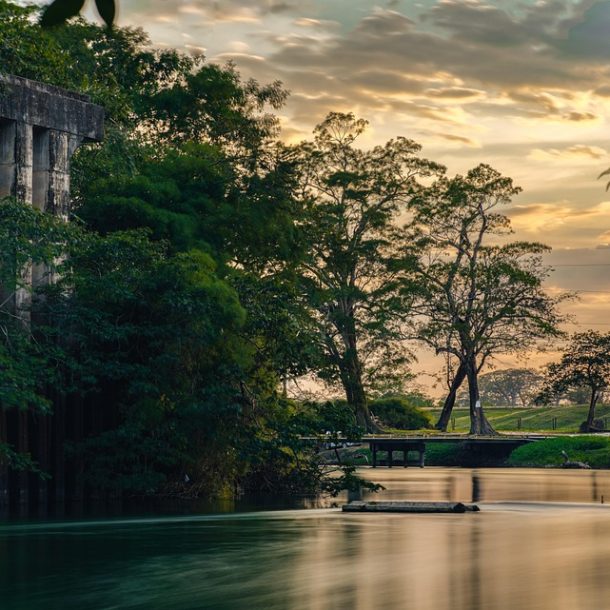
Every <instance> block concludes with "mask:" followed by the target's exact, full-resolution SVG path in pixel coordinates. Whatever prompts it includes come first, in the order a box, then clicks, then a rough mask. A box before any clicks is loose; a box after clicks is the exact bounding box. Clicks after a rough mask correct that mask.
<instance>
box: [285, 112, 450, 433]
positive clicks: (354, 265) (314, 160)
mask: <svg viewBox="0 0 610 610" xmlns="http://www.w3.org/2000/svg"><path fill="white" fill-rule="evenodd" d="M365 127H366V122H365V121H363V120H360V119H356V118H355V117H354V115H353V114H340V113H331V114H329V115H328V117H327V118H326V119H325V120H324V121H323V122H322V123H321V124H320V125H318V126H317V127H316V129H315V132H314V134H315V137H314V140H313V142H307V143H303V144H301V145H300V146H298V147H296V148H294V149H292V151H291V153H292V154H293V155H294V159H295V160H296V162H297V167H298V170H297V171H298V172H299V187H298V190H297V197H298V198H299V199H300V201H301V202H302V207H303V211H302V220H301V221H300V226H299V228H300V231H301V236H302V243H303V249H302V250H303V260H302V263H301V283H302V286H303V290H304V292H305V294H306V296H307V300H308V303H309V304H310V306H311V308H312V310H313V312H314V316H315V319H316V321H317V324H318V327H319V332H320V337H321V344H322V350H323V353H324V356H325V363H324V365H323V367H322V368H321V370H320V371H319V376H320V377H321V378H322V379H324V380H327V381H331V382H336V381H339V382H340V383H341V385H342V387H343V390H344V391H345V395H346V398H347V401H348V403H349V404H350V406H351V407H352V408H353V409H354V411H355V413H356V417H357V421H358V424H359V425H361V426H362V427H363V428H365V429H367V430H372V429H374V428H375V426H374V424H373V422H372V420H371V417H370V413H369V410H368V406H367V396H366V388H367V386H368V385H370V384H371V382H372V381H373V380H374V379H377V380H379V379H381V378H383V377H384V376H387V375H396V374H400V369H401V366H402V365H403V364H404V362H405V351H404V348H402V347H397V342H398V341H399V340H400V339H401V328H400V320H401V318H402V317H403V316H404V312H405V307H406V305H405V302H406V299H407V298H408V297H406V296H404V295H402V294H401V287H402V286H403V283H402V282H401V277H402V276H403V275H404V273H405V262H404V260H402V259H401V256H400V254H401V253H400V250H399V248H397V244H398V237H399V230H398V227H397V225H396V221H397V219H398V217H399V215H400V214H401V212H403V211H405V210H406V207H407V205H408V204H409V202H410V201H411V200H412V198H413V197H414V196H415V195H416V194H417V193H419V192H420V190H421V188H422V187H421V185H420V184H419V183H418V181H417V179H418V178H420V177H426V176H433V175H438V174H440V173H441V172H442V167H441V166H439V165H437V164H435V163H432V162H431V161H428V160H426V159H422V158H420V157H418V156H417V154H418V152H419V150H420V146H419V145H418V144H416V143H415V142H413V141H411V140H407V139H405V138H401V137H399V138H396V139H395V140H390V141H389V142H387V143H386V144H385V145H383V146H377V147H375V148H373V149H371V150H368V151H363V150H360V149H358V148H356V146H355V142H356V140H357V138H358V137H359V136H360V135H361V134H362V133H363V131H364V130H365Z"/></svg>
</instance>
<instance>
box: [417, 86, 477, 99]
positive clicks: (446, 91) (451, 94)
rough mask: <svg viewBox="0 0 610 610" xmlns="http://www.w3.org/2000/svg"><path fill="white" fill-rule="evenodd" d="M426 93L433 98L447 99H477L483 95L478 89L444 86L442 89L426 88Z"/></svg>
mask: <svg viewBox="0 0 610 610" xmlns="http://www.w3.org/2000/svg"><path fill="white" fill-rule="evenodd" d="M425 93H426V95H429V96H431V97H433V98H439V99H449V100H466V99H479V98H481V97H485V92H484V91H481V90H480V89H467V88H464V87H445V88H443V89H426V91H425Z"/></svg>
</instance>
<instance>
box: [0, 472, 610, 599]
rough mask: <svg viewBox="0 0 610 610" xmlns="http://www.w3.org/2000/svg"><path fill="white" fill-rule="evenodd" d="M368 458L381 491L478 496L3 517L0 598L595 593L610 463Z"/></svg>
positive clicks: (601, 582) (601, 590)
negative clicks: (391, 462)
mask: <svg viewBox="0 0 610 610" xmlns="http://www.w3.org/2000/svg"><path fill="white" fill-rule="evenodd" d="M365 474H367V475H373V476H372V477H371V478H374V480H376V481H378V482H381V483H383V484H384V485H385V486H386V487H387V490H386V491H385V492H382V495H381V496H380V497H379V499H407V498H408V499H422V500H471V499H472V500H473V501H476V502H479V503H480V505H481V507H482V512H481V513H478V514H473V513H470V514H465V515H396V514H394V515H391V514H385V515H384V514H361V515H358V514H344V513H341V512H340V511H338V510H335V509H329V508H326V509H313V510H305V511H304V510H264V511H259V512H253V511H248V512H236V513H232V512H224V513H223V512H219V511H217V510H216V511H215V514H194V515H190V516H188V515H183V514H175V515H173V516H155V515H153V514H150V513H149V514H147V515H146V514H141V515H140V516H139V517H129V516H125V515H122V516H118V515H115V516H113V517H112V518H103V519H92V518H89V519H86V520H78V519H73V520H66V521H55V522H13V523H6V522H5V523H4V524H2V523H0V608H2V610H39V609H44V610H55V609H62V610H64V609H65V610H72V609H74V610H76V609H78V610H81V609H83V608H87V609H90V610H102V609H104V610H106V609H107V610H110V609H119V608H120V609H123V608H126V609H130V608H138V609H139V608H142V609H144V608H146V609H152V610H156V609H170V610H171V609H199V608H200V609H206V610H208V609H210V610H215V609H218V610H225V609H226V610H235V609H240V608H248V609H249V610H250V609H251V610H257V609H259V608H261V609H263V608H264V609H286V610H308V609H311V610H326V609H342V608H350V609H357V610H365V609H367V610H368V609H371V608H372V609H376V608H381V609H386V608H387V609H395V608H413V609H417V610H439V609H443V610H444V609H449V608H451V609H452V610H504V609H506V610H508V609H511V610H513V609H515V608H527V609H541V610H542V609H550V608H552V609H553V610H568V609H569V610H573V609H575V608H578V609H579V610H580V609H589V608H590V609H596V610H597V609H601V608H604V607H606V606H607V604H606V600H607V599H608V598H609V596H610V579H608V572H609V570H610V568H608V566H609V565H610V507H607V506H602V505H601V504H600V498H601V496H602V495H604V494H605V495H606V497H610V473H609V472H604V471H599V472H585V471H582V472H574V471H547V470H510V471H509V470H497V469H493V470H486V469H476V470H467V469H459V470H458V469H455V470H453V469H432V468H431V469H424V470H416V469H409V470H407V471H404V470H402V469H400V470H393V471H392V472H389V471H383V470H378V471H375V472H372V471H366V473H365ZM208 508H210V507H209V506H208ZM225 508H227V507H226V506H225ZM266 508H267V509H268V508H269V507H266ZM273 508H280V506H274V507H273Z"/></svg>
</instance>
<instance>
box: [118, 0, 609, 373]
mask: <svg viewBox="0 0 610 610" xmlns="http://www.w3.org/2000/svg"><path fill="white" fill-rule="evenodd" d="M118 22H119V24H120V25H129V26H142V27H143V28H144V29H145V30H146V31H147V32H148V33H149V34H150V37H151V40H152V42H153V44H154V45H156V46H159V47H163V46H171V47H178V48H180V49H183V50H184V51H186V52H189V53H203V54H204V55H205V57H206V58H207V59H208V60H209V61H212V62H219V63H224V62H227V61H233V62H234V63H235V64H236V66H237V68H238V70H239V71H240V72H241V74H242V76H243V77H245V78H255V79H257V80H258V81H260V82H262V83H265V82H271V81H275V80H280V81H282V83H283V84H284V86H285V87H286V88H287V89H288V90H289V91H290V93H291V95H290V97H289V99H288V102H287V104H286V106H285V107H284V108H283V109H281V110H280V111H279V113H278V114H279V117H280V119H281V124H282V128H283V131H282V133H283V136H282V137H283V138H284V139H285V140H287V141H298V140H301V139H303V138H307V137H308V136H309V135H310V134H311V131H312V129H313V127H314V126H315V125H316V123H318V122H319V121H321V120H322V119H323V118H324V116H325V115H326V114H327V113H328V112H329V111H351V112H354V113H355V114H357V115H358V116H360V117H363V118H366V119H368V121H369V122H370V128H369V130H368V132H367V134H366V135H365V137H364V138H363V139H362V140H361V146H363V147H368V146H370V145H373V144H378V143H382V142H385V141H386V140H388V139H390V138H392V137H395V136H398V135H402V136H406V137H408V138H411V139H413V140H415V141H417V142H419V143H420V144H421V145H422V146H423V151H422V154H423V156H426V157H428V158H430V159H433V160H435V161H438V162H441V163H443V164H445V165H446V166H447V168H448V172H449V174H455V173H463V172H465V171H467V170H468V169H469V168H470V167H473V166H475V165H477V164H478V163H480V162H485V163H489V164H490V165H492V166H493V167H495V168H496V169H497V170H499V171H500V172H502V173H503V174H505V175H508V176H511V177H512V178H513V179H514V180H515V183H516V184H518V185H519V186H521V187H522V188H523V193H522V194H521V195H519V196H518V197H517V198H515V199H514V201H513V202H512V204H511V205H510V206H508V207H507V208H506V210H505V211H506V213H507V214H508V215H509V216H510V217H511V219H512V222H513V227H514V229H515V238H516V239H523V240H536V241H543V242H544V243H546V244H548V245H550V246H552V248H553V252H552V253H551V254H550V255H549V256H548V257H547V260H548V262H549V264H550V265H552V266H553V267H554V268H555V271H554V272H553V273H552V275H551V277H550V279H549V281H548V282H547V285H548V288H549V290H552V291H560V290H562V289H567V290H578V291H580V299H579V301H578V302H576V303H575V304H572V305H570V307H569V309H570V312H571V313H572V314H573V321H572V323H571V324H570V325H568V326H566V330H569V331H575V330H584V329H586V328H595V329H597V330H600V331H610V192H609V193H608V194H607V193H606V192H605V181H604V180H603V179H602V180H597V176H598V175H599V174H600V172H602V171H604V170H605V169H607V168H608V167H610V1H607V0H522V1H520V0H487V1H485V0H422V1H420V2H415V1H409V0H387V1H385V2H379V3H374V2H366V1H365V0H332V1H331V0H327V1H322V0H299V1H296V0H258V1H256V0H120V15H119V19H118ZM548 357H549V356H544V357H542V360H544V359H545V358H548ZM514 362H515V361H514V359H512V358H510V357H506V358H500V359H499V361H498V363H497V365H498V367H499V368H504V367H506V366H509V365H512V364H514ZM540 362H541V358H540V357H534V356H532V357H531V358H530V360H529V361H528V363H529V364H534V365H535V364H539V363H540ZM436 364H439V365H440V363H436ZM435 366H436V365H435V362H434V360H433V359H432V358H431V357H429V356H426V355H424V357H423V358H421V363H420V365H419V369H420V370H432V369H434V368H435Z"/></svg>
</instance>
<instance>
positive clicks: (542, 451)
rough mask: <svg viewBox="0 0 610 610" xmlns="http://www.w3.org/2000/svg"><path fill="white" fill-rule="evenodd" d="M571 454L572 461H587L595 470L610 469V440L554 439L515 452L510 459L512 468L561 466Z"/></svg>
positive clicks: (591, 438) (587, 437) (532, 444)
mask: <svg viewBox="0 0 610 610" xmlns="http://www.w3.org/2000/svg"><path fill="white" fill-rule="evenodd" d="M562 451H564V452H565V453H567V455H568V457H569V459H570V461H573V462H584V463H585V464H589V466H591V468H610V439H608V438H602V437H590V436H574V437H562V438H550V439H545V440H543V441H536V442H535V443H529V444H527V445H523V446H522V447H519V448H518V449H515V450H514V451H513V452H512V453H511V455H510V457H509V459H508V464H510V465H511V466H532V467H541V466H560V465H561V464H563V463H564V461H565V458H564V456H563V455H562Z"/></svg>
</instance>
